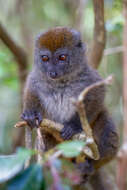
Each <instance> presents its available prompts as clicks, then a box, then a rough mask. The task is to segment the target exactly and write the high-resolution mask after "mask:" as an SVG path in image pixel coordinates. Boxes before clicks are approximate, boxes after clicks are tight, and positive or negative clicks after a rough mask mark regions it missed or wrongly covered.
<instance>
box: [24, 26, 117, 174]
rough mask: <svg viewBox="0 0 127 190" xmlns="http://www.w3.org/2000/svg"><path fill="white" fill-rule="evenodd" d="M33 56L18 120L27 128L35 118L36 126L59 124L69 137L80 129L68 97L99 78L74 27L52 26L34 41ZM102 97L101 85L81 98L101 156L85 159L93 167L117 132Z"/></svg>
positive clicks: (111, 148) (109, 150) (111, 150)
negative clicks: (20, 119) (42, 123)
mask: <svg viewBox="0 0 127 190" xmlns="http://www.w3.org/2000/svg"><path fill="white" fill-rule="evenodd" d="M34 56H35V61H34V65H33V69H32V72H31V73H30V74H29V76H28V80H27V83H26V88H25V93H24V108H23V114H22V119H23V120H26V121H27V122H28V124H29V125H30V126H31V127H34V126H37V122H36V121H37V120H38V125H39V124H40V122H41V121H42V119H43V118H48V119H50V120H53V121H56V122H58V123H62V124H63V125H64V128H63V130H62V131H61V136H62V138H63V139H65V140H66V139H70V138H71V137H72V136H73V135H74V134H76V133H80V132H81V131H82V126H81V123H80V119H79V116H78V113H77V111H76V108H75V106H74V105H73V104H72V102H71V101H70V98H71V97H74V98H77V97H78V95H79V94H80V92H81V91H82V90H83V89H84V88H85V87H87V86H89V85H91V84H93V83H95V82H97V81H100V80H102V78H101V77H100V76H99V74H98V73H97V71H96V70H94V69H92V68H91V67H90V66H89V65H88V64H87V59H86V56H85V44H84V43H83V42H82V40H81V36H80V33H79V32H78V31H76V30H74V29H70V28H67V27H56V28H54V29H50V30H48V31H46V32H44V33H42V34H40V35H39V36H38V37H37V39H36V42H35V54H34ZM104 96H105V87H104V86H103V85H102V86H100V87H97V88H95V89H93V90H91V91H90V92H89V93H88V95H87V96H86V98H85V100H84V104H85V109H86V114H87V118H88V122H89V124H90V125H91V127H92V130H93V135H94V138H95V141H96V143H97V145H98V148H99V151H100V156H101V158H100V160H99V161H92V160H89V159H88V162H89V161H90V162H89V163H90V165H91V163H93V166H94V167H95V168H98V167H100V166H101V165H103V163H105V162H107V161H108V160H110V159H112V157H114V156H115V154H116V152H117V149H118V135H117V132H116V128H115V125H114V123H113V121H112V119H111V117H110V115H109V114H108V112H107V111H106V108H105V106H104ZM86 163H87V162H86ZM86 168H87V169H88V163H87V166H86ZM87 169H86V170H87ZM84 170H85V169H84ZM88 173H89V172H88Z"/></svg>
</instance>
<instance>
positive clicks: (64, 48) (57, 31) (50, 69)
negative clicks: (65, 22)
mask: <svg viewBox="0 0 127 190" xmlns="http://www.w3.org/2000/svg"><path fill="white" fill-rule="evenodd" d="M84 53H85V48H84V44H83V42H82V41H81V36H80V33H79V32H78V31H76V30H74V29H70V28H67V27H56V28H54V29H50V30H48V31H46V32H44V33H42V34H40V35H39V36H38V37H37V40H36V44H35V67H37V68H39V70H40V71H42V72H43V75H45V77H47V78H48V79H51V80H60V79H64V78H66V76H68V75H70V76H71V75H74V74H76V73H78V71H80V70H81V68H82V65H83V64H84Z"/></svg>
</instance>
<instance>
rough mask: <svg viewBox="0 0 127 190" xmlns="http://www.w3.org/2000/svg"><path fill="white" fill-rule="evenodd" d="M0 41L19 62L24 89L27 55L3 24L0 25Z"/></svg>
mask: <svg viewBox="0 0 127 190" xmlns="http://www.w3.org/2000/svg"><path fill="white" fill-rule="evenodd" d="M0 39H1V40H2V42H3V43H4V44H5V45H6V46H7V47H8V49H9V50H10V51H11V52H12V54H13V56H14V58H15V60H16V61H17V64H18V69H19V79H20V82H21V87H23V86H24V81H25V79H26V75H27V55H26V53H25V51H24V50H23V49H22V48H21V47H19V46H18V45H17V44H16V43H15V41H14V40H13V39H12V37H11V36H10V35H9V34H8V33H7V31H6V29H5V28H4V27H3V26H2V24H1V23H0Z"/></svg>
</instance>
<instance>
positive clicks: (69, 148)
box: [57, 140, 85, 157]
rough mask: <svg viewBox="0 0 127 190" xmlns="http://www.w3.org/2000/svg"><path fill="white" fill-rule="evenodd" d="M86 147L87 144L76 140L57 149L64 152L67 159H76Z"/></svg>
mask: <svg viewBox="0 0 127 190" xmlns="http://www.w3.org/2000/svg"><path fill="white" fill-rule="evenodd" d="M84 146H85V142H83V141H77V140H75V141H68V142H64V143H62V144H59V145H58V146H57V147H58V149H59V150H62V152H63V155H64V156H65V157H76V156H78V155H79V154H80V152H81V151H82V149H83V147H84Z"/></svg>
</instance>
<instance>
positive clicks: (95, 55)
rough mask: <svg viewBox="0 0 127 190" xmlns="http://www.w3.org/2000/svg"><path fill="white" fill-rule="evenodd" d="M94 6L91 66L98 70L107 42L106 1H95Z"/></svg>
mask: <svg viewBox="0 0 127 190" xmlns="http://www.w3.org/2000/svg"><path fill="white" fill-rule="evenodd" d="M93 6H94V14H95V18H94V38H93V44H92V48H91V51H90V55H89V64H90V65H91V66H92V67H94V68H98V66H99V64H100V61H101V58H102V56H103V51H104V47H105V42H106V31H105V25H104V0H100V1H99V0H93Z"/></svg>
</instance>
